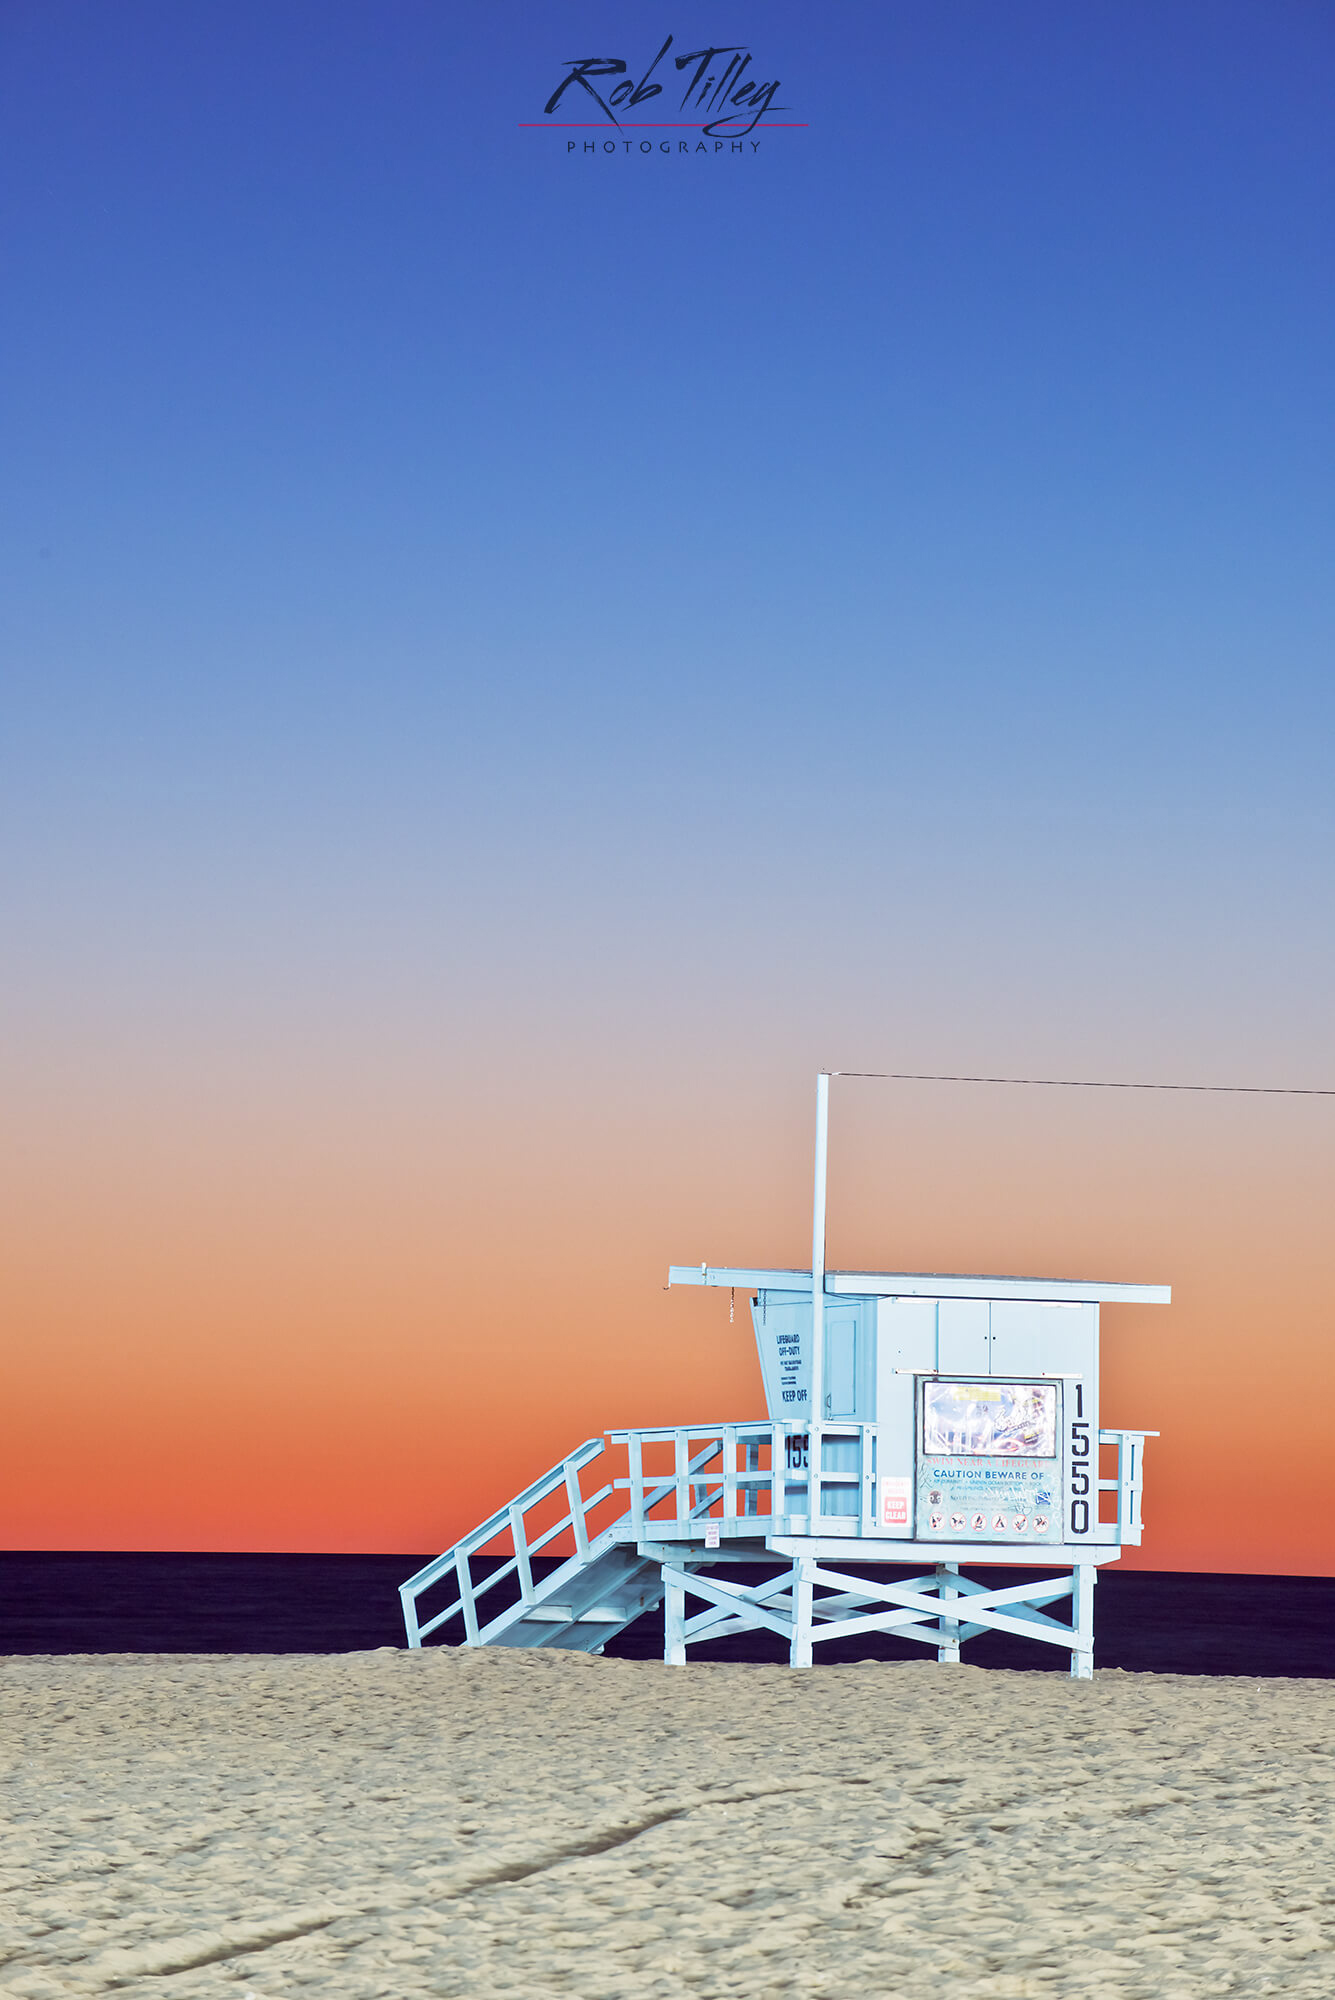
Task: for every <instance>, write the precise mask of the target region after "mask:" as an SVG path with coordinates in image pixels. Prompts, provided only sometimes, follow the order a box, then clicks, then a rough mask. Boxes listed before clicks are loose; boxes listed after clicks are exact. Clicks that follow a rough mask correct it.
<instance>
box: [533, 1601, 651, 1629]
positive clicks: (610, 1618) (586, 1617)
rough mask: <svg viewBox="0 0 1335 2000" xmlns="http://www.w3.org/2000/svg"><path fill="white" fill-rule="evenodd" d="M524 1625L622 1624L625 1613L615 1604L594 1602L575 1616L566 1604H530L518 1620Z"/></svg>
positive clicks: (624, 1619)
mask: <svg viewBox="0 0 1335 2000" xmlns="http://www.w3.org/2000/svg"><path fill="white" fill-rule="evenodd" d="M520 1622H521V1624H524V1625H624V1624H625V1622H626V1613H625V1611H624V1610H618V1609H617V1607H616V1605H615V1604H595V1605H594V1607H593V1609H592V1611H581V1612H580V1614H579V1617H578V1618H576V1616H575V1614H574V1611H573V1610H572V1609H571V1607H570V1605H568V1604H530V1605H529V1607H528V1609H527V1611H525V1612H524V1614H523V1617H522V1618H521V1620H520Z"/></svg>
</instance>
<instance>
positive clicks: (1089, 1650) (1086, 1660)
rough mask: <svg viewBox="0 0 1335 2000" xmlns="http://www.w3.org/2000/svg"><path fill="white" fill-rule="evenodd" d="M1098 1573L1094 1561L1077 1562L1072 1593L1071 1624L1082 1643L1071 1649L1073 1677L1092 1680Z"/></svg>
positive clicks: (1080, 1679)
mask: <svg viewBox="0 0 1335 2000" xmlns="http://www.w3.org/2000/svg"><path fill="white" fill-rule="evenodd" d="M1097 1575H1098V1571H1097V1570H1096V1569H1095V1567H1094V1565H1093V1563H1077V1564H1076V1566H1075V1578H1074V1583H1075V1588H1074V1589H1073V1591H1072V1593H1071V1624H1072V1626H1073V1627H1074V1630H1075V1634H1076V1637H1077V1638H1078V1639H1079V1641H1080V1644H1079V1646H1078V1647H1073V1648H1072V1650H1071V1679H1072V1680H1075V1681H1092V1680H1093V1678H1094V1579H1095V1577H1096V1576H1097Z"/></svg>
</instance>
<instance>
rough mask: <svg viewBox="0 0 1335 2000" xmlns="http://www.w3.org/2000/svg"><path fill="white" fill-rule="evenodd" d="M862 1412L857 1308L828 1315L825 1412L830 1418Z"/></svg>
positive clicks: (827, 1309)
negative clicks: (859, 1407) (859, 1402)
mask: <svg viewBox="0 0 1335 2000" xmlns="http://www.w3.org/2000/svg"><path fill="white" fill-rule="evenodd" d="M857 1413H858V1312H857V1308H856V1306H854V1307H852V1308H850V1307H848V1306H843V1307H838V1308H836V1309H835V1311H833V1312H831V1311H830V1309H829V1308H828V1307H827V1308H826V1312H825V1409H824V1412H823V1414H824V1415H825V1416H827V1417H855V1416H856V1415H857Z"/></svg>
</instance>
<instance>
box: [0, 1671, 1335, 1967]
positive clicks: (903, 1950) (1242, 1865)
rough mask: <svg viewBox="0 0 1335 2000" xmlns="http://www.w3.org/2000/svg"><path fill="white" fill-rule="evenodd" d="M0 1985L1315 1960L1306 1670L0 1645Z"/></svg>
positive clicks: (1324, 1912)
mask: <svg viewBox="0 0 1335 2000" xmlns="http://www.w3.org/2000/svg"><path fill="white" fill-rule="evenodd" d="M0 1690H2V1702H3V1716H4V1725H3V1727H4V1734H3V1756H4V1763H5V1767H6V1769H5V1783H4V1788H3V1794H0V1810H2V1813H3V1846H2V1847H0V1877H2V1882H0V1887H2V1893H3V1934H2V1943H0V1992H3V1993H4V1994H6V1995H13V1996H22V2000H56V1996H59V1995H65V1994H72V1995H77V1994H98V1993H104V1992H110V1991H117V1992H120V1993H125V1994H129V1995H135V1996H139V1995H142V1996H145V2000H147V1996H149V1995H154V1996H164V2000H165V1996H169V1995H177V1994H179V1995H190V1996H192V2000H194V1996H199V2000H209V1996H213V1995H219V1996H221V1995H228V1996H231V2000H244V1996H246V1995H254V1996H255V2000H273V1996H276V1995H279V1994H289V1993H298V1992H300V1993H310V1994H326V1993H327V1994H331V1995H333V1994H338V1995H345V1994H346V1995H349V1996H354V1995H356V1996H363V1995H364V1996H367V2000H370V1997H371V1996H376V1997H377V2000H380V1996H396V2000H397V1996H400V1995H403V1996H411V1995H417V1994H424V1995H425V1994H432V1995H435V1994H440V1995H451V1996H453V1995H460V1996H464V1995H467V1996H474V1995H487V1996H489V1995H493V1994H495V1995H501V1994H506V1995H512V1996H517V1997H518V2000H522V1997H523V1996H539V1995H543V1996H546V1995H562V1996H568V1995H577V1996H579V2000H612V1996H615V1995H622V1994H625V1995H640V1994H644V1995H675V1994H700V1995H716V1994H717V1995H731V1994H744V1995H751V1994H757V1995H758V1994H769V1993H775V1994H780V1993H790V1992H791V1993H793V1994H798V1993H800V1994H802V1995H804V1996H805V1995H813V1994H814V1995H829V1996H832V2000H833V1996H847V1995H852V1994H857V1995H862V1994H867V1995H876V1996H885V1997H886V2000H891V1996H901V1995H902V1996H904V1997H905V2000H920V1996H921V2000H927V1996H929V1995H930V1996H933V2000H939V1996H940V1995H942V1994H948V1995H950V1996H952V2000H954V1996H960V1997H961V2000H963V1996H978V2000H982V1996H984V1995H986V1996H989V2000H1003V1997H1004V2000H1021V1997H1022V1996H1026V2000H1027V1996H1034V2000H1039V1996H1047V1995H1052V1996H1067V1995H1070V1996H1079V2000H1094V1996H1102V1995H1108V1996H1115V2000H1132V1996H1144V2000H1179V1996H1180V2000H1187V1997H1188V1996H1190V2000H1197V1996H1201V1995H1207V1994H1260V1993H1274V1994H1283V1995H1292V1996H1295V1997H1296V1996H1307V1995H1311V1996H1313V2000H1316V1996H1321V1997H1322V2000H1328V1996H1329V1995H1330V1994H1331V1993H1332V1992H1335V1952H1333V1951H1332V1944H1335V1845H1333V1844H1332V1840H1331V1833H1332V1826H1333V1824H1335V1803H1333V1802H1335V1730H1333V1729H1332V1724H1333V1723H1335V1683H1331V1682H1322V1681H1298V1680H1287V1681H1285V1680H1280V1681H1275V1680H1269V1681H1265V1682H1262V1683H1255V1682H1251V1681H1238V1680H1207V1679H1195V1678H1186V1677H1172V1676H1164V1677H1160V1676H1152V1675H1133V1674H1123V1673H1115V1672H1112V1673H1100V1674H1098V1675H1097V1676H1096V1677H1095V1679H1094V1681H1093V1682H1092V1683H1085V1684H1079V1683H1073V1682H1071V1681H1069V1680H1068V1679H1066V1678H1065V1677H1064V1676H1060V1675H1057V1674H1042V1673H1033V1674H1016V1673H1005V1672H998V1671H988V1670H984V1669H980V1668H973V1667H958V1668H940V1667H937V1666H936V1665H935V1664H933V1663H930V1662H923V1663H921V1664H917V1663H915V1664H910V1665H886V1664H880V1665H872V1664H866V1665H862V1666H855V1667H826V1668H817V1669H815V1670H814V1671H812V1672H810V1673H803V1674H794V1673H790V1672H789V1671H788V1670H786V1669H784V1668H782V1667H755V1666H733V1665H705V1664H700V1665H692V1666H688V1667H685V1668H679V1669H667V1668H664V1667H663V1666H661V1665H660V1664H658V1663H656V1662H639V1661H612V1660H608V1661H604V1660H600V1659H596V1658H585V1657H582V1656H574V1655H567V1654H559V1653H556V1654H553V1653H539V1654H532V1653H512V1652H503V1651H493V1652H488V1651H482V1652H464V1651H443V1650H442V1651H428V1652H425V1653H422V1654H408V1653H403V1652H392V1651H388V1650H386V1651H384V1652H377V1653H360V1654H344V1655H338V1656H333V1657H313V1656H299V1657H293V1656H283V1657H268V1658H266V1657H260V1656H253V1655H252V1656H244V1657H237V1656H232V1657H227V1658H217V1657H199V1656H193V1655H191V1656H180V1655H176V1656H172V1655H167V1656H162V1655H159V1656H154V1657H148V1656H144V1655H131V1656H105V1657H97V1658H91V1657H82V1658H70V1657H60V1658H28V1659H10V1660H7V1661H4V1662H3V1663H0Z"/></svg>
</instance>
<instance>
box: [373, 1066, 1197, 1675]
mask: <svg viewBox="0 0 1335 2000" xmlns="http://www.w3.org/2000/svg"><path fill="white" fill-rule="evenodd" d="M828 1090H829V1078H828V1077H827V1076H821V1077H820V1078H819V1079H818V1081H817V1117H816V1174H815V1202H814V1214H813V1230H812V1243H813V1257H812V1269H811V1270H791V1271H790V1270H760V1269H752V1268H749V1267H739V1268H736V1269H734V1268H727V1267H725V1268H716V1267H713V1266H710V1265H707V1264H691V1265H674V1266H673V1267H672V1268H671V1270H670V1271H669V1273H668V1281H669V1283H670V1284H672V1285H705V1286H711V1287H715V1288H722V1289H725V1290H726V1291H727V1292H728V1293H729V1295H730V1297H733V1298H735V1297H736V1295H737V1294H738V1293H742V1294H744V1295H747V1296H749V1298H750V1307H751V1317H752V1322H753V1325H754V1329H755V1337H756V1345H757V1347H758V1349H759V1354H760V1367H761V1374H762V1377H763V1381H764V1389H765V1402H766V1407H767V1412H768V1414H767V1416H766V1418H765V1419H764V1420H763V1421H754V1422H740V1423H705V1424H685V1425H680V1426H678V1427H675V1428H670V1429H651V1430H626V1431H609V1432H607V1433H606V1434H605V1436H603V1437H600V1438H590V1439H589V1440H588V1441H587V1442H586V1443H584V1444H582V1445H581V1446H580V1447H579V1449H578V1450H577V1451H574V1452H572V1453H571V1455H570V1456H569V1457H568V1458H566V1459H563V1460H562V1462H561V1463H560V1464H559V1465H557V1466H554V1467H553V1468H552V1470H551V1471H550V1472H548V1473H547V1474H546V1475H545V1476H544V1477H543V1478H542V1479H539V1480H538V1481H537V1482H536V1483H535V1484H534V1485H532V1486H530V1487H529V1488H528V1489H527V1491H525V1492H524V1493H521V1494H519V1495H518V1496H517V1498H516V1499H514V1500H512V1501H511V1502H510V1503H509V1505H508V1506H507V1507H505V1508H503V1509H502V1510H501V1511H500V1512H499V1513H497V1514H494V1515H493V1516H492V1517H491V1519H490V1520H488V1521H484V1522H483V1523H482V1524H481V1526H480V1527H478V1528H475V1529H474V1530H473V1532H472V1533H471V1534H469V1535H465V1537H464V1538H463V1540H462V1541H461V1542H459V1543H458V1544H457V1545H456V1546H455V1547H454V1548H452V1549H449V1550H447V1551H446V1553H445V1554H444V1555H442V1556H439V1557H437V1558H436V1560H435V1561H434V1562H431V1563H428V1564H427V1566H426V1567H425V1568H424V1569H422V1570H419V1571H418V1573H417V1575H416V1576H413V1577H410V1578H409V1579H408V1581H407V1582H406V1583H405V1584H403V1585H402V1586H401V1590H400V1596H401V1598H402V1602H403V1616H404V1624H405V1627H406V1630H407V1638H408V1644H409V1645H410V1646H420V1645H421V1644H422V1641H423V1640H424V1639H426V1638H428V1637H429V1636H430V1635H432V1634H435V1633H441V1634H442V1635H444V1634H445V1633H446V1632H447V1631H450V1630H451V1628H452V1630H453V1634H458V1633H459V1632H460V1631H461V1632H462V1637H463V1640H464V1643H465V1644H467V1645H471V1646H487V1645H496V1646H556V1647H565V1648H567V1649H575V1650H579V1651H584V1652H601V1651H602V1649H603V1647H604V1645H605V1644H606V1643H607V1641H608V1639H610V1638H612V1637H613V1636H614V1635H615V1634H616V1633H617V1632H619V1631H621V1630H622V1629H623V1628H624V1627H625V1626H627V1625H629V1624H630V1623H631V1622H632V1621H633V1620H634V1619H636V1618H638V1617H639V1616H640V1615H641V1613H642V1612H644V1611H647V1610H651V1609H653V1608H654V1607H655V1606H657V1605H658V1604H659V1603H664V1604H665V1612H664V1650H663V1657H664V1659H665V1660H666V1661H668V1662H669V1663H673V1664H680V1663H682V1662H683V1661H684V1660H685V1659H686V1656H687V1649H688V1647H690V1646H691V1645H694V1644H697V1643H699V1642H700V1641H701V1640H705V1639H718V1638H723V1637H725V1636H727V1635H729V1634H732V1633H738V1632H747V1631H755V1630H757V1629H764V1630H767V1631H770V1632H773V1633H775V1634H776V1635H778V1636H779V1637H780V1638H781V1639H782V1640H783V1641H784V1642H785V1643H786V1645H787V1647H788V1655H789V1660H790V1662H791V1664H792V1665H793V1666H795V1667H806V1666H810V1665H811V1663H812V1659H813V1655H814V1650H815V1648H817V1647H818V1646H819V1645H820V1644H821V1642H822V1641H824V1640H829V1639H833V1638H852V1637H854V1636H859V1635H867V1634H870V1633H873V1632H892V1633H895V1634H896V1635H898V1636H899V1637H900V1638H904V1639H910V1640H916V1641H918V1642H919V1643H920V1644H923V1645H925V1646H927V1647H929V1648H931V1649H933V1650H934V1651H935V1653H936V1657H937V1659H938V1660H940V1661H943V1662H948V1661H957V1660H958V1659H959V1658H960V1648H961V1646H962V1645H963V1644H964V1643H965V1642H967V1641H968V1640H969V1639H971V1638H973V1637H975V1636H976V1635H977V1634H978V1633H981V1632H1008V1633H1011V1634H1014V1635H1016V1636H1018V1637H1020V1638H1026V1639H1035V1640H1038V1641H1040V1642H1042V1643H1044V1644H1048V1645H1053V1646H1058V1647H1061V1648H1063V1649H1064V1650H1066V1651H1068V1652H1069V1653H1070V1657H1071V1672H1072V1674H1073V1675H1074V1676H1075V1677H1076V1678H1077V1679H1080V1680H1084V1679H1088V1678H1089V1677H1090V1676H1092V1674H1093V1671H1094V1580H1095V1577H1096V1574H1097V1572H1098V1570H1099V1568H1100V1567H1101V1566H1102V1565H1103V1564H1105V1563H1110V1562H1115V1561H1116V1560H1117V1558H1118V1556H1119V1555H1120V1554H1121V1552H1122V1549H1123V1548H1124V1547H1126V1546H1134V1545H1136V1544H1138V1543H1139V1541H1140V1537H1141V1518H1140V1495H1141V1480H1142V1464H1143V1453H1144V1444H1145V1440H1146V1438H1147V1437H1155V1436H1157V1435H1158V1433H1157V1432H1155V1431H1142V1430H1105V1429H1103V1428H1102V1427H1101V1425H1100V1421H1099V1308H1100V1306H1101V1305H1104V1304H1111V1303H1116V1304H1119V1305H1167V1304H1168V1303H1169V1300H1170V1296H1171V1294H1170V1291H1169V1288H1168V1286H1167V1285H1128V1284H1100V1283H1090V1282H1086V1281H1083V1280H1077V1279H1064V1278H1063V1279H1048V1278H1010V1277H959V1276H943V1275H941V1274H939V1273H919V1272H904V1271H827V1270H826V1269H825V1169H826V1157H827V1144H828V1140H827V1134H828V1103H829V1098H828ZM1104 1454H1106V1456H1107V1457H1108V1458H1109V1459H1110V1460H1114V1461H1115V1462H1114V1463H1113V1466H1112V1469H1111V1470H1110V1471H1109V1472H1108V1473H1107V1475H1106V1476H1105V1474H1104V1472H1103V1469H1102V1456H1103V1455H1104ZM586 1486H588V1487H591V1488H592V1489H593V1490H589V1491H586ZM1105 1496H1106V1497H1105ZM572 1545H573V1554H571V1553H568V1552H567V1551H568V1550H569V1549H570V1547H571V1546H572ZM546 1549H553V1550H554V1551H560V1552H561V1555H562V1559H561V1560H559V1561H557V1562H556V1564H555V1566H554V1567H553V1568H552V1569H550V1570H549V1571H548V1572H547V1573H546V1574H545V1575H542V1576H541V1577H540V1576H539V1575H537V1574H536V1573H535V1571H534V1568H533V1558H534V1557H535V1556H540V1555H541V1554H542V1553H543V1551H544V1550H546ZM489 1551H490V1552H491V1553H492V1555H493V1557H499V1561H495V1562H493V1561H488V1560H487V1556H488V1552H489ZM479 1558H481V1559H482V1567H483V1569H484V1570H485V1573H484V1574H480V1575H479V1574H478V1573H476V1571H475V1567H474V1565H475V1563H476V1562H477V1560H478V1559H479ZM848 1564H856V1565H857V1567H858V1569H859V1570H861V1569H868V1568H870V1569H871V1570H872V1571H873V1574H872V1576H871V1577H870V1578H869V1577H867V1576H863V1575H859V1574H854V1573H852V1571H850V1570H849V1569H848V1568H847V1567H845V1565H848ZM967 1564H975V1565H978V1564H985V1565H986V1566H988V1567H989V1568H1004V1569H1007V1570H1010V1571H1013V1572H1014V1573H1015V1580H1014V1581H1013V1582H1008V1583H1006V1584H1005V1585H1003V1586H1001V1587H994V1586H991V1585H988V1584H985V1583H983V1582H981V1581H979V1580H978V1579H977V1578H974V1577H971V1576H969V1575H968V1574H967V1573H966V1569H965V1565H967ZM730 1565H750V1566H751V1570H752V1574H754V1571H755V1570H756V1569H763V1570H765V1571H766V1572H767V1574H766V1575H765V1576H764V1579H763V1580H762V1581H761V1582H759V1583H756V1582H753V1581H748V1582H740V1581H733V1580H731V1579H730V1578H728V1577H727V1576H726V1575H720V1574H719V1573H718V1572H719V1571H720V1570H725V1569H726V1568H727V1567H728V1566H730ZM906 1568H907V1570H908V1571H909V1574H907V1575H903V1574H897V1573H895V1572H899V1571H903V1570H904V1569H906ZM706 1571H707V1572H711V1573H709V1574H706V1573H704V1572H706ZM1054 1572H1055V1573H1054ZM441 1590H443V1591H444V1592H445V1593H446V1595H447V1596H448V1597H449V1599H450V1601H449V1602H447V1603H446V1604H445V1605H444V1606H443V1608H441V1609H439V1610H432V1609H429V1608H428V1607H425V1606H422V1607H421V1608H420V1609H419V1606H420V1604H421V1600H422V1599H423V1598H424V1597H427V1596H428V1595H429V1594H433V1593H436V1592H438V1591H441ZM1067 1599H1070V1600H1071V1615H1070V1622H1069V1624H1068V1623H1066V1622H1064V1621H1063V1620H1061V1619H1058V1618H1054V1617H1053V1616H1051V1615H1050V1613H1049V1610H1048V1607H1049V1606H1051V1605H1054V1604H1058V1603H1062V1602H1064V1601H1065V1600H1067ZM691 1601H694V1603H695V1604H697V1605H698V1606H699V1607H700V1608H699V1609H696V1610H693V1611H688V1604H689V1603H690V1602H691ZM424 1613H425V1615H423V1614H424ZM455 1621H457V1622H455Z"/></svg>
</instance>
